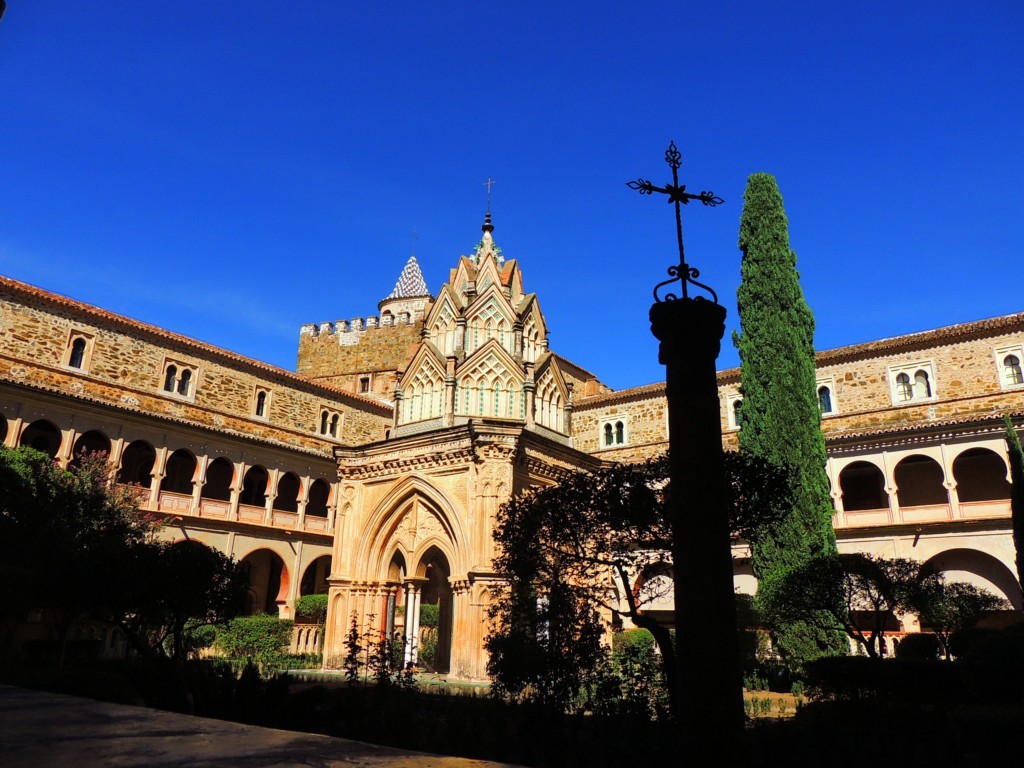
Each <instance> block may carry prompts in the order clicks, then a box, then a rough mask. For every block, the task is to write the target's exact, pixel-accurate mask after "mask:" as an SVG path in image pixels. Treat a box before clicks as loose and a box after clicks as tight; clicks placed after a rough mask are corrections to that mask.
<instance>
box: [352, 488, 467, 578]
mask: <svg viewBox="0 0 1024 768" xmlns="http://www.w3.org/2000/svg"><path fill="white" fill-rule="evenodd" d="M430 517H432V518H433V519H434V520H436V524H435V523H432V522H431V521H430V519H429V518H430ZM403 523H407V526H406V528H405V530H400V529H401V527H402V524H403ZM424 523H426V525H425V526H424ZM414 524H415V525H416V526H419V527H417V528H416V531H415V533H414V531H413V530H412V529H413V525H414ZM424 527H425V528H427V529H428V530H425V531H423V530H422V528H424ZM467 541H468V537H467V536H466V535H465V533H464V532H463V530H462V527H461V524H460V523H459V517H458V515H457V514H456V512H455V506H454V504H452V502H451V501H450V500H449V499H448V497H447V496H446V495H445V494H444V492H442V491H441V490H439V489H438V488H435V487H434V486H433V485H431V484H430V483H429V482H428V481H426V480H425V479H423V478H422V477H419V476H418V475H412V476H410V477H407V478H405V479H403V480H401V481H400V482H399V483H397V484H396V485H395V487H394V488H392V489H391V491H389V492H388V493H387V494H386V495H385V496H384V498H383V499H381V501H380V502H379V503H378V504H377V506H376V508H375V509H374V511H373V512H372V513H371V514H370V515H369V517H368V518H367V523H366V525H365V527H364V528H363V532H362V535H361V537H360V540H359V544H358V547H357V550H356V551H357V555H356V557H355V562H356V563H361V564H362V567H363V569H364V571H363V572H362V573H361V574H359V575H360V576H362V577H364V578H368V579H376V580H383V579H384V578H385V577H386V573H387V568H388V564H389V562H390V557H391V555H392V554H393V553H394V551H395V549H396V548H400V549H402V550H403V551H404V552H405V553H406V555H407V557H408V560H407V562H416V560H417V559H418V558H415V557H413V556H414V555H415V554H416V553H417V552H424V551H426V549H427V548H428V547H429V546H437V547H438V548H439V549H440V551H441V552H443V553H444V555H445V557H446V558H447V559H448V563H449V564H450V565H451V567H452V568H453V570H454V572H455V573H465V572H466V571H467V570H468V564H467V556H466V554H464V553H463V548H464V542H467Z"/></svg>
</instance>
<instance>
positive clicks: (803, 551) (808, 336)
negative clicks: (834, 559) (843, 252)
mask: <svg viewBox="0 0 1024 768" xmlns="http://www.w3.org/2000/svg"><path fill="white" fill-rule="evenodd" d="M739 246H740V250H741V251H742V253H743V261H742V265H741V275H742V281H741V283H740V287H739V290H738V291H737V305H738V309H739V317H740V326H741V329H742V332H741V333H740V334H738V335H737V334H734V337H733V341H734V343H735V344H736V346H737V347H738V349H739V354H740V366H741V368H740V371H741V373H740V387H741V391H742V394H743V406H742V407H743V424H742V428H741V429H740V433H739V443H740V448H741V449H743V450H744V451H747V452H749V453H750V454H752V455H754V456H758V457H761V458H763V459H765V460H767V461H769V462H771V463H773V464H775V465H778V466H786V467H790V468H791V471H792V488H791V493H792V500H793V503H792V508H791V510H790V512H789V514H787V515H785V516H784V517H782V518H781V519H776V520H773V521H771V522H769V523H765V524H764V525H762V526H760V527H759V529H758V530H757V534H756V536H755V537H754V539H753V541H752V545H753V546H752V556H753V568H754V575H755V576H757V578H758V582H759V594H760V595H765V596H768V597H769V599H768V600H767V601H766V604H773V601H772V600H771V599H770V595H771V592H772V591H773V590H774V589H775V588H776V587H777V585H778V584H779V583H780V581H781V580H782V579H783V578H784V577H785V575H786V574H787V573H788V572H789V571H791V570H793V569H795V568H798V567H799V566H802V565H804V564H806V563H808V562H810V561H811V560H812V559H813V558H815V557H818V556H822V555H831V554H835V552H836V544H835V533H834V532H833V530H832V523H831V519H832V506H831V501H830V498H829V486H828V477H827V476H826V474H825V460H826V456H825V440H824V437H823V435H822V432H821V423H820V420H821V415H820V413H819V410H818V402H817V393H816V391H815V361H814V316H813V314H812V313H811V310H810V308H809V307H808V306H807V302H806V301H805V300H804V296H803V291H802V290H801V288H800V279H799V274H798V272H797V270H796V254H795V253H794V252H793V251H792V249H791V248H790V247H789V228H788V223H787V220H786V213H785V210H784V208H783V203H782V195H781V194H780V192H779V188H778V185H777V184H776V181H775V178H774V177H772V176H771V175H769V174H766V173H755V174H753V175H751V176H750V178H749V179H748V181H747V189H746V191H745V193H744V205H743V214H742V217H741V219H740V235H739ZM766 619H767V620H768V622H769V624H770V627H771V629H772V634H773V639H774V641H775V647H776V650H777V651H778V652H779V653H780V654H781V655H782V656H783V657H784V658H786V659H788V660H790V661H791V662H794V663H797V664H799V663H802V662H803V661H806V660H808V659H811V658H814V657H816V656H818V655H821V654H827V653H833V652H836V651H837V650H838V649H839V648H841V647H842V645H843V644H844V643H843V641H842V638H841V636H839V635H838V634H837V633H835V632H832V631H823V630H822V629H821V627H822V626H825V625H827V622H825V621H823V620H817V619H813V618H811V619H804V618H796V617H791V618H788V619H787V618H784V617H783V616H778V615H772V614H771V613H770V612H766Z"/></svg>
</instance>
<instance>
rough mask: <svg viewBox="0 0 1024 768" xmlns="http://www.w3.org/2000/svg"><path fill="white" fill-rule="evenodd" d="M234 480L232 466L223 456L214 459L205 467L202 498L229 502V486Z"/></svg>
mask: <svg viewBox="0 0 1024 768" xmlns="http://www.w3.org/2000/svg"><path fill="white" fill-rule="evenodd" d="M234 479H235V466H234V464H232V463H231V462H230V461H228V460H227V459H225V458H224V457H223V456H222V457H220V458H216V459H214V460H213V461H211V462H210V463H209V464H208V465H207V467H206V482H205V483H203V489H202V498H204V499H213V500H215V501H230V500H231V484H232V481H234Z"/></svg>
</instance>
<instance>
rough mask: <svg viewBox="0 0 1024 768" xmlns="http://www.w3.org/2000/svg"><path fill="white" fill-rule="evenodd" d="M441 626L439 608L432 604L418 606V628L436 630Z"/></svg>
mask: <svg viewBox="0 0 1024 768" xmlns="http://www.w3.org/2000/svg"><path fill="white" fill-rule="evenodd" d="M440 624H441V606H439V605H436V604H434V603H421V604H420V627H430V628H431V629H437V627H438V626H440Z"/></svg>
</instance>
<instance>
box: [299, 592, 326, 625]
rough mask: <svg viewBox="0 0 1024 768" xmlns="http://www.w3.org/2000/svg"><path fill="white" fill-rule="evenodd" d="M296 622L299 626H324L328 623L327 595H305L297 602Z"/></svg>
mask: <svg viewBox="0 0 1024 768" xmlns="http://www.w3.org/2000/svg"><path fill="white" fill-rule="evenodd" d="M295 620H296V622H297V623H299V624H321V625H322V624H324V622H326V621H327V595H303V596H302V597H300V598H299V599H298V600H296V601H295Z"/></svg>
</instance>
